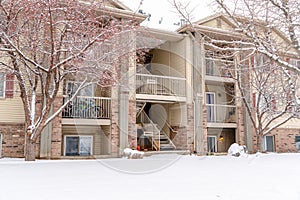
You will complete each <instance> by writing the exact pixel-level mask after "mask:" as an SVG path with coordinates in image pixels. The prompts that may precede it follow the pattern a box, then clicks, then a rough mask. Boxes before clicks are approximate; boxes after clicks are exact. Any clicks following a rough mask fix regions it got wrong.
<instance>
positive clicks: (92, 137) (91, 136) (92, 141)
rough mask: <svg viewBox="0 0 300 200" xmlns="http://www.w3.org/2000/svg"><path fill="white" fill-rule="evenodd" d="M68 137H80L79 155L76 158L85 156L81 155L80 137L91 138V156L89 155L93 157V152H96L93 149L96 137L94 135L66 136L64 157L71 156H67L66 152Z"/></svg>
mask: <svg viewBox="0 0 300 200" xmlns="http://www.w3.org/2000/svg"><path fill="white" fill-rule="evenodd" d="M67 137H78V139H79V140H78V142H79V144H78V155H76V156H84V155H80V137H89V138H91V146H90V149H91V150H90V155H88V156H93V155H94V154H93V151H94V149H93V146H94V136H93V135H64V152H63V155H64V156H69V155H66V150H67V142H66V141H67Z"/></svg>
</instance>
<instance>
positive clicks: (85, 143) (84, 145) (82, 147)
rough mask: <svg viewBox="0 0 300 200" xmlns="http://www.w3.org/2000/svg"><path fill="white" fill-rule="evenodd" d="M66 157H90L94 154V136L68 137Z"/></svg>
mask: <svg viewBox="0 0 300 200" xmlns="http://www.w3.org/2000/svg"><path fill="white" fill-rule="evenodd" d="M64 144H65V145H64V149H65V151H64V155H65V156H90V155H92V152H93V136H85V135H84V136H83V135H66V136H65V141H64Z"/></svg>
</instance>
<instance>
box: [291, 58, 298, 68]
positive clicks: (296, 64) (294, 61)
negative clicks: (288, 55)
mask: <svg viewBox="0 0 300 200" xmlns="http://www.w3.org/2000/svg"><path fill="white" fill-rule="evenodd" d="M290 64H292V65H294V66H296V67H297V68H298V69H300V60H295V59H291V60H290Z"/></svg>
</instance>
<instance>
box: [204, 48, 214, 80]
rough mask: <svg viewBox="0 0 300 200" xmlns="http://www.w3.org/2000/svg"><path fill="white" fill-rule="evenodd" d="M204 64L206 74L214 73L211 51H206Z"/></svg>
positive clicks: (211, 74)
mask: <svg viewBox="0 0 300 200" xmlns="http://www.w3.org/2000/svg"><path fill="white" fill-rule="evenodd" d="M205 66H206V75H210V76H213V75H214V60H213V53H207V54H206V55H205Z"/></svg>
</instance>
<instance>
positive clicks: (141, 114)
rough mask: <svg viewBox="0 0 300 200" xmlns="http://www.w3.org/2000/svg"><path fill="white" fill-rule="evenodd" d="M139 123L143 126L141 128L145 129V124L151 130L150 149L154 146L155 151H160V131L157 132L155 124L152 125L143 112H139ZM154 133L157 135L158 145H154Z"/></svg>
mask: <svg viewBox="0 0 300 200" xmlns="http://www.w3.org/2000/svg"><path fill="white" fill-rule="evenodd" d="M139 118H140V122H141V123H142V124H143V126H144V127H145V124H150V125H151V127H152V129H151V131H152V138H151V140H152V141H151V143H152V147H153V146H154V147H155V149H156V150H157V151H159V150H160V132H161V130H159V129H158V128H157V126H156V124H154V123H153V121H152V120H151V119H150V118H149V116H148V115H147V114H146V112H145V111H144V110H142V111H141V113H140V116H139ZM154 133H158V144H156V142H155V134H154Z"/></svg>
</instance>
